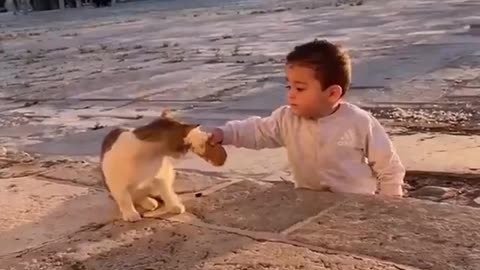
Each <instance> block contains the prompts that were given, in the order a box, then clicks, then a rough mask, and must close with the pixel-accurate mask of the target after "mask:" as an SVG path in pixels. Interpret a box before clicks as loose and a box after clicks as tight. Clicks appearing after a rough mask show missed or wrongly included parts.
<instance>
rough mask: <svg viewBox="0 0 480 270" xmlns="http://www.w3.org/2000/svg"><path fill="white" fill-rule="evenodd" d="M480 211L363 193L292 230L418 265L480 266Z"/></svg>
mask: <svg viewBox="0 0 480 270" xmlns="http://www.w3.org/2000/svg"><path fill="white" fill-rule="evenodd" d="M479 222H480V209H475V208H469V207H460V206H453V205H448V204H438V203H429V202H425V201H418V200H414V199H397V200H393V199H391V200H382V199H380V198H378V197H358V198H351V199H349V200H347V201H345V202H344V203H343V204H342V205H340V206H337V207H336V208H335V209H332V210H331V211H329V212H328V213H326V214H324V215H321V216H319V217H318V218H316V219H314V220H312V222H311V223H310V224H308V225H305V226H304V227H302V228H300V229H298V230H297V231H295V232H292V233H291V234H290V236H289V237H290V238H291V239H294V240H297V241H300V242H302V243H307V244H310V245H314V246H321V247H324V248H327V249H333V250H341V251H344V252H350V253H355V254H361V255H364V256H372V257H375V258H380V259H383V260H388V261H392V262H395V263H400V264H404V265H411V266H415V267H418V268H419V269H435V270H457V269H462V270H476V269H480V245H479V243H480V229H479V226H478V224H479Z"/></svg>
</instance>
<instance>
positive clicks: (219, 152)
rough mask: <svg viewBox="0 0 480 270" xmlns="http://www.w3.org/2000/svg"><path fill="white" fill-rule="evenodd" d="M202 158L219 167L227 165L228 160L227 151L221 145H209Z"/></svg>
mask: <svg viewBox="0 0 480 270" xmlns="http://www.w3.org/2000/svg"><path fill="white" fill-rule="evenodd" d="M200 156H201V157H202V158H203V159H205V160H206V161H208V162H209V163H210V164H212V165H213V166H217V167H219V166H222V165H223V164H225V161H226V160H227V151H225V148H224V147H223V146H222V145H220V144H216V145H211V144H208V143H207V144H206V147H205V153H203V154H202V155H200Z"/></svg>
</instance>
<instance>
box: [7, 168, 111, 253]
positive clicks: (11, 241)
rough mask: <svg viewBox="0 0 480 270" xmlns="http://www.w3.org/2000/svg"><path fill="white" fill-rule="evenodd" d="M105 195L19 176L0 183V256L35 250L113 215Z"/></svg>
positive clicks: (81, 188) (83, 188)
mask: <svg viewBox="0 0 480 270" xmlns="http://www.w3.org/2000/svg"><path fill="white" fill-rule="evenodd" d="M112 206H113V204H112V203H111V201H110V200H109V199H108V197H107V196H106V194H105V193H103V192H95V191H93V190H90V189H89V188H86V187H81V186H72V185H66V184H61V183H53V182H49V181H44V180H39V179H35V178H33V177H22V178H14V179H1V180H0V209H1V213H2V214H1V215H0V243H2V244H1V245H0V256H3V255H6V254H10V253H14V252H19V251H22V250H25V249H29V248H35V247H38V246H41V245H43V244H45V243H48V242H52V241H57V240H58V239H61V238H62V237H66V236H67V235H69V234H71V233H73V232H75V231H78V230H81V229H82V228H83V227H85V226H88V225H91V224H92V223H93V224H99V223H100V224H101V223H105V222H108V221H109V220H110V219H112V218H113V217H114V216H113V215H112V214H113V213H115V212H114V211H113V208H112Z"/></svg>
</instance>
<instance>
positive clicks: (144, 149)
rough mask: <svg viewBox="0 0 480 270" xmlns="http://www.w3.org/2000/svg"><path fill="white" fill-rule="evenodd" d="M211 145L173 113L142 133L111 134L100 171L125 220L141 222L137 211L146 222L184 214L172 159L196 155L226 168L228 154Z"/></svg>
mask: <svg viewBox="0 0 480 270" xmlns="http://www.w3.org/2000/svg"><path fill="white" fill-rule="evenodd" d="M208 140H209V134H208V133H206V132H203V131H201V130H200V129H199V125H192V124H185V123H181V122H179V121H177V120H175V119H173V118H172V117H171V116H170V115H169V114H168V112H164V113H162V116H161V117H159V118H158V119H155V120H153V121H152V122H150V123H148V124H147V125H144V126H141V127H138V128H134V129H127V128H115V129H113V130H112V131H110V132H109V133H108V134H107V135H106V136H105V138H104V140H103V142H102V147H101V154H100V165H101V171H102V175H103V178H104V181H105V184H106V186H107V189H108V190H109V192H110V194H111V196H112V197H113V199H114V200H115V202H116V203H117V205H118V207H119V209H120V212H121V214H122V218H123V220H125V221H130V222H134V221H138V220H140V219H141V218H142V216H141V214H140V213H139V211H138V210H137V207H140V208H142V209H143V210H145V213H143V216H144V217H153V216H157V215H161V214H163V213H171V214H181V213H183V212H184V211H185V206H184V205H183V204H182V202H181V200H180V198H179V197H178V195H177V194H176V193H175V191H174V189H173V184H174V181H175V170H174V167H173V164H172V162H171V159H172V158H173V159H177V158H180V157H182V156H183V155H185V154H186V153H187V152H188V151H189V150H191V151H192V152H194V153H196V154H197V155H199V156H200V157H202V158H203V159H205V160H207V161H209V162H210V163H211V164H213V165H215V166H221V165H223V163H224V162H225V160H226V152H225V149H224V148H223V147H221V146H215V147H212V146H211V145H210V144H209V143H208ZM159 201H163V203H164V206H162V208H161V209H157V208H158V207H159ZM155 209H157V210H156V211H153V210H155ZM159 210H161V211H159Z"/></svg>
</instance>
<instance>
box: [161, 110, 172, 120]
mask: <svg viewBox="0 0 480 270" xmlns="http://www.w3.org/2000/svg"><path fill="white" fill-rule="evenodd" d="M160 117H161V118H169V119H173V111H172V110H171V109H165V110H163V111H162V114H161V115H160Z"/></svg>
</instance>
